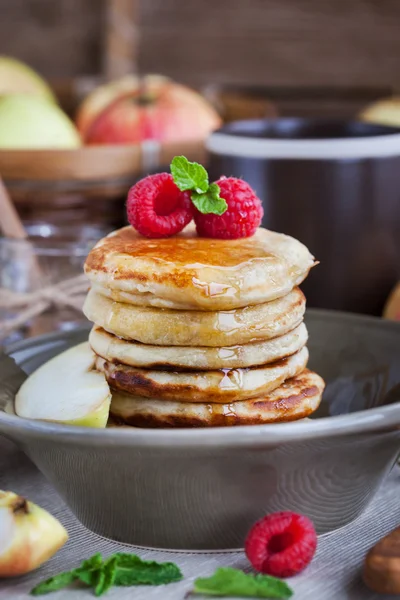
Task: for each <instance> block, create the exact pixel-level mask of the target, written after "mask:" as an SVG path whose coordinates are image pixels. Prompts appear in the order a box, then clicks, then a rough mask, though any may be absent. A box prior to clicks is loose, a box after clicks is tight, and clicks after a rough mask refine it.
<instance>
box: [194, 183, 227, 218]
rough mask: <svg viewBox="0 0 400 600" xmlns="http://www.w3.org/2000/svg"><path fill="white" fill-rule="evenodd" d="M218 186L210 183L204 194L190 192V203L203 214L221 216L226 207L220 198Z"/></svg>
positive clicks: (224, 201)
mask: <svg viewBox="0 0 400 600" xmlns="http://www.w3.org/2000/svg"><path fill="white" fill-rule="evenodd" d="M220 191H221V190H220V189H219V186H218V185H217V184H216V183H212V184H211V185H210V187H209V188H208V191H207V192H206V193H205V194H198V193H196V192H192V202H193V204H194V205H195V207H196V208H197V210H199V211H200V212H201V213H203V214H205V215H206V214H209V213H213V214H214V215H223V214H224V212H225V211H226V210H227V208H228V205H227V203H226V200H224V198H221V196H220V195H219V193H220Z"/></svg>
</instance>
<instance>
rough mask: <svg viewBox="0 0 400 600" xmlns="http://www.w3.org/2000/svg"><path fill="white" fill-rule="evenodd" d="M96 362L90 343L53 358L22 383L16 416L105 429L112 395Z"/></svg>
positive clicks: (17, 399) (17, 400) (16, 399)
mask: <svg viewBox="0 0 400 600" xmlns="http://www.w3.org/2000/svg"><path fill="white" fill-rule="evenodd" d="M94 363H95V354H94V353H93V351H92V349H91V348H90V346H89V344H88V342H84V343H83V344H79V345H78V346H74V347H73V348H70V349H69V350H66V351H65V352H63V353H61V354H59V355H58V356H56V357H55V358H52V359H51V360H49V362H47V363H45V364H44V365H42V366H41V367H40V368H39V369H38V370H37V371H35V372H34V373H32V375H30V377H28V379H27V380H26V381H25V382H24V383H23V384H22V386H21V388H20V389H19V391H18V393H17V395H16V398H15V412H16V414H17V415H18V416H19V417H23V418H25V419H36V420H39V421H52V422H55V423H63V424H65V425H82V426H86V427H105V426H106V425H107V420H108V415H109V410H110V402H111V392H110V388H109V387H108V383H107V381H106V379H105V377H104V375H103V374H102V373H99V372H98V371H96V370H95V368H94Z"/></svg>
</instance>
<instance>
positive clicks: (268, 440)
mask: <svg viewBox="0 0 400 600" xmlns="http://www.w3.org/2000/svg"><path fill="white" fill-rule="evenodd" d="M307 313H308V315H310V316H311V317H312V318H320V319H325V320H326V319H328V320H330V321H341V322H343V320H344V321H345V322H346V321H347V322H350V323H354V324H358V325H363V324H364V325H367V326H368V327H374V328H378V329H381V330H387V331H389V332H390V333H391V334H393V335H397V336H399V338H400V323H396V322H394V321H389V320H384V319H382V318H379V317H371V316H368V315H358V314H353V313H346V312H341V311H335V310H326V309H308V311H307ZM89 329H90V326H89V325H84V326H82V327H79V328H77V329H75V330H74V331H72V332H62V333H59V332H55V333H51V334H46V335H43V336H39V337H35V338H30V339H28V340H23V341H22V342H17V343H15V344H12V345H10V346H8V347H6V348H5V354H12V353H15V352H17V351H20V350H24V349H29V348H30V347H33V348H34V347H35V346H37V345H39V344H40V343H43V342H51V341H57V340H58V339H62V338H64V339H65V337H66V336H67V337H68V334H69V335H71V336H75V335H76V334H79V333H84V332H86V331H88V330H89ZM394 431H398V435H399V437H400V402H399V403H396V404H390V405H386V406H378V407H375V408H369V409H366V410H362V411H357V412H354V413H350V414H345V415H338V416H329V417H321V418H318V419H315V420H313V419H311V420H308V421H303V422H302V423H298V422H296V421H292V422H289V423H270V424H267V425H244V426H240V427H211V428H198V429H196V428H191V429H190V428H182V429H140V428H133V427H132V428H127V429H123V428H115V429H114V428H110V429H92V428H89V427H79V426H72V425H62V424H57V423H47V422H43V421H33V420H28V419H23V418H21V417H18V416H16V415H10V414H7V413H5V412H4V411H1V410H0V435H5V436H6V437H7V436H9V437H10V438H11V439H13V434H17V436H18V437H19V438H20V437H22V436H23V435H24V434H26V435H27V438H28V437H29V438H35V439H41V440H49V439H51V438H52V439H53V441H54V442H56V443H57V442H60V443H63V444H71V445H74V444H76V443H79V444H80V445H84V446H92V447H93V446H112V447H121V446H123V447H138V448H145V447H147V448H163V447H164V448H165V447H168V448H171V447H176V448H179V447H190V448H194V447H197V448H199V449H200V448H219V449H221V448H243V447H247V448H248V447H265V446H276V445H277V444H281V443H289V442H302V441H308V440H311V439H315V440H318V439H321V438H326V437H327V436H329V437H341V436H349V435H353V434H358V435H360V434H370V433H372V432H376V433H379V432H381V433H385V432H386V433H388V432H394Z"/></svg>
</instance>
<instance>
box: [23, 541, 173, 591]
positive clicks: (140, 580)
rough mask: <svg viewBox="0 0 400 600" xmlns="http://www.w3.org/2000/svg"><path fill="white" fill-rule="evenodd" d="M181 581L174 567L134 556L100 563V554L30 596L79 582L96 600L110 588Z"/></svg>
mask: <svg viewBox="0 0 400 600" xmlns="http://www.w3.org/2000/svg"><path fill="white" fill-rule="evenodd" d="M182 578H183V576H182V573H181V571H180V569H179V567H178V566H177V565H176V564H175V563H157V562H155V561H150V560H142V559H141V558H140V557H139V556H137V555H136V554H127V553H124V552H117V553H116V554H113V555H111V556H109V557H108V558H107V559H106V560H103V559H102V556H101V554H94V555H93V556H92V557H91V558H89V559H88V560H84V561H83V562H82V563H81V565H80V567H78V568H76V569H74V570H72V571H68V572H66V573H60V575H55V576H54V577H51V578H50V579H47V581H43V582H42V583H39V585H37V586H36V587H35V588H33V590H32V591H31V594H32V595H33V596H40V595H42V594H49V593H50V592H56V591H57V590H61V589H62V588H64V587H67V586H68V585H70V584H71V583H73V582H74V581H78V580H79V581H80V582H81V583H84V584H86V585H87V586H89V587H91V588H93V591H94V594H95V596H102V595H103V594H105V593H106V592H108V590H109V589H110V588H111V587H112V586H113V585H116V586H133V585H163V584H166V583H172V582H174V581H180V580H181V579H182Z"/></svg>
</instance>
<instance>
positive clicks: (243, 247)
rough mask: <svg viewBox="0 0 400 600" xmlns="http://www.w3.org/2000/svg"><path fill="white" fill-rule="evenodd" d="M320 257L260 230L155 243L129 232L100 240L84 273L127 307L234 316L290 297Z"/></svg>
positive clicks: (189, 231)
mask: <svg viewBox="0 0 400 600" xmlns="http://www.w3.org/2000/svg"><path fill="white" fill-rule="evenodd" d="M313 265H314V258H313V256H312V255H311V254H310V253H309V251H308V250H307V248H306V247H305V246H304V245H303V244H301V243H300V242H298V241H297V240H295V239H293V238H291V237H289V236H286V235H283V234H280V233H275V232H273V231H269V230H267V229H262V228H259V229H258V230H257V232H256V233H255V235H254V236H252V237H250V238H242V239H239V240H217V239H206V238H200V237H198V236H197V235H196V232H195V229H194V227H193V226H192V225H190V226H188V227H187V228H186V229H185V230H184V231H183V232H182V233H181V234H179V235H178V236H175V237H172V238H164V239H148V238H144V237H142V236H141V235H140V234H138V233H137V232H136V231H135V230H134V229H133V228H132V227H124V228H123V229H120V230H118V231H115V232H113V233H111V234H110V235H109V236H107V237H105V238H103V239H102V240H100V241H99V242H98V243H97V244H96V246H95V247H94V248H93V250H92V251H91V252H90V253H89V256H88V257H87V260H86V263H85V273H86V275H87V276H88V277H89V279H90V280H91V282H92V284H94V286H96V290H97V291H98V292H100V293H104V294H105V295H108V296H110V297H111V298H113V299H114V300H118V301H123V302H126V303H131V304H136V305H142V306H155V307H160V308H175V309H185V310H196V309H197V310H199V309H200V310H229V309H232V308H239V307H243V306H248V305H249V304H259V303H263V302H268V301H270V300H274V299H275V298H280V297H281V296H284V295H285V294H287V293H288V292H290V290H292V289H293V287H295V286H296V285H298V284H300V283H301V282H302V281H303V280H304V279H305V278H306V276H307V274H308V272H309V270H310V268H311V267H312V266H313Z"/></svg>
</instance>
